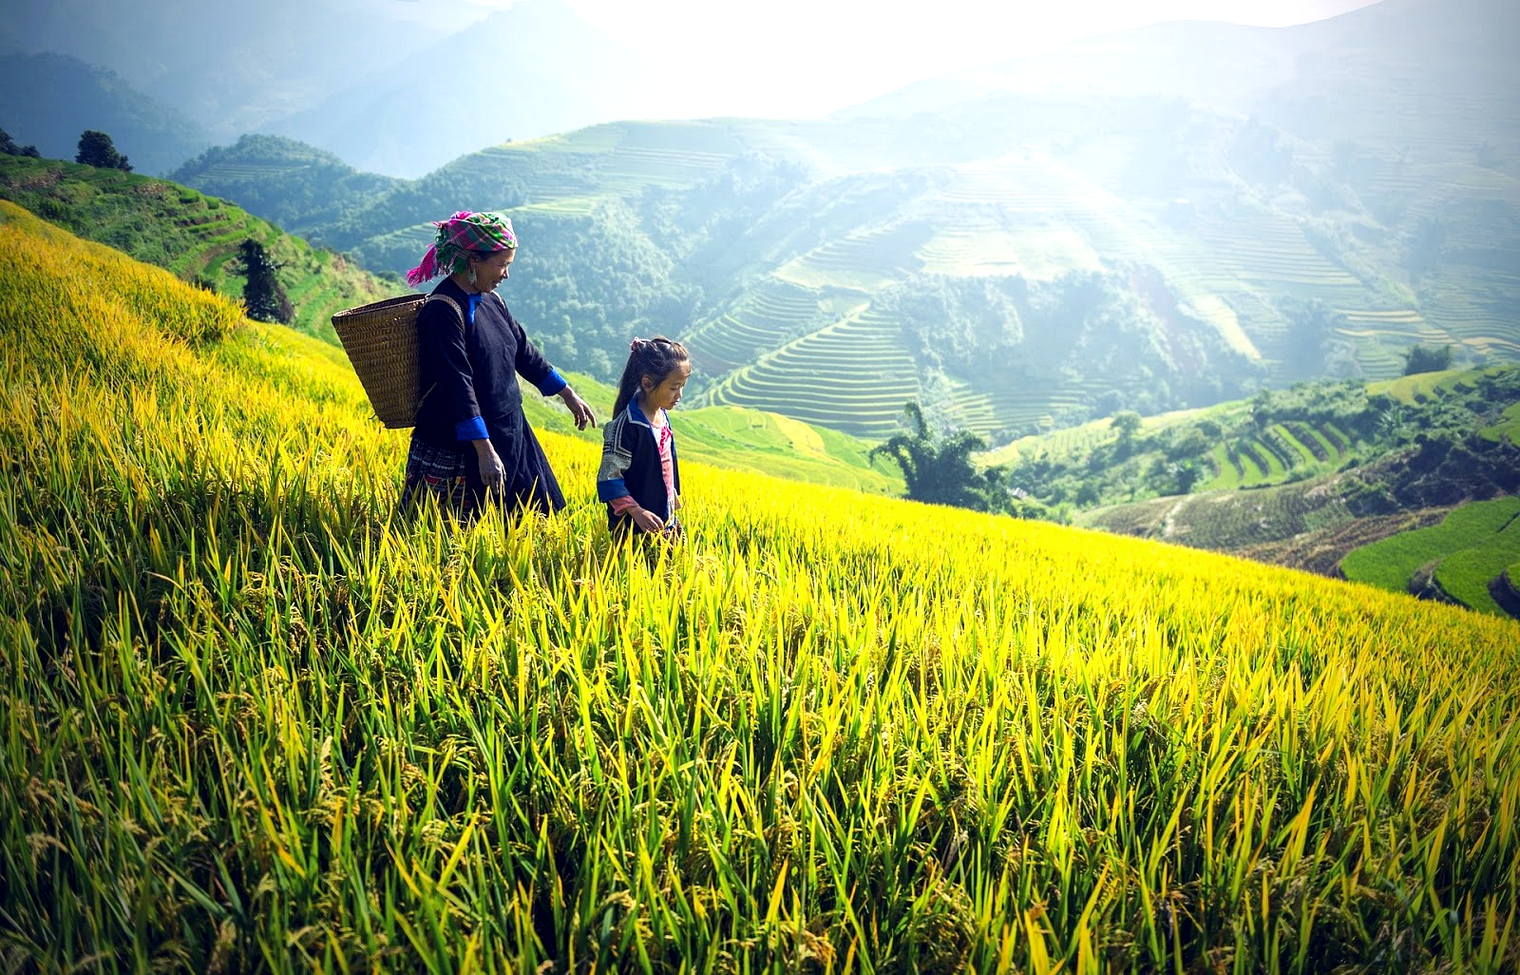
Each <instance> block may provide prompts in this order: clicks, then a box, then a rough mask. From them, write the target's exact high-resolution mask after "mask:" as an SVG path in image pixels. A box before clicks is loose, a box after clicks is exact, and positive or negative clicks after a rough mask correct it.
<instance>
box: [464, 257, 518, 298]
mask: <svg viewBox="0 0 1520 975" xmlns="http://www.w3.org/2000/svg"><path fill="white" fill-rule="evenodd" d="M515 260H517V248H516V247H509V248H507V249H506V250H504V251H497V252H496V253H495V254H492V255H491V256H490V257H487V258H483V259H481V260H478V261H476V260H472V261H470V266H471V267H473V268H474V269H475V287H476V288H477V289H478V290H480V291H482V292H485V291H495V290H496V286H497V285H498V284H501V283H502V282H503V281H505V280H506V279H507V278H509V277H511V274H510V273H509V272H508V268H510V267H511V266H512V262H513V261H515Z"/></svg>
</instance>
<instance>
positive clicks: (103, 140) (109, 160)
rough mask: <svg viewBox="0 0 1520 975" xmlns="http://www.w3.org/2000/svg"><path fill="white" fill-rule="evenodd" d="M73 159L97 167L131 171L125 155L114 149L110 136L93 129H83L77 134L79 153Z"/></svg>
mask: <svg viewBox="0 0 1520 975" xmlns="http://www.w3.org/2000/svg"><path fill="white" fill-rule="evenodd" d="M74 161H75V162H77V163H84V164H85V165H86V166H94V167H96V168H97V169H120V170H122V171H123V172H128V173H130V172H131V171H132V166H131V165H130V164H129V163H128V162H127V157H126V156H123V155H122V154H121V153H119V152H117V151H116V145H115V144H114V143H113V142H112V141H111V137H110V136H108V135H106V134H105V133H104V132H97V131H95V130H94V129H85V130H84V132H83V133H82V134H81V135H80V136H79V154H78V155H77V156H75V157H74Z"/></svg>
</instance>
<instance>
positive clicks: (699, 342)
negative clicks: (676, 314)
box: [682, 277, 864, 375]
mask: <svg viewBox="0 0 1520 975" xmlns="http://www.w3.org/2000/svg"><path fill="white" fill-rule="evenodd" d="M821 298H822V296H821V295H820V294H819V293H818V292H816V291H812V290H809V289H807V288H802V287H799V286H798V285H795V284H793V283H791V282H790V281H784V280H782V279H780V278H775V277H771V278H767V279H766V280H764V281H762V282H761V283H760V284H758V285H756V286H754V287H752V288H749V289H747V290H745V291H744V293H743V294H742V295H741V296H740V298H739V300H738V301H737V302H736V303H735V304H734V305H733V306H731V307H730V308H729V309H728V310H727V311H725V312H724V313H723V314H721V315H719V316H717V317H716V318H713V319H711V320H709V321H707V322H704V323H703V324H701V325H699V326H698V327H696V328H695V329H693V330H692V331H691V332H690V333H688V334H686V335H684V336H682V341H683V342H685V343H686V345H687V347H688V348H689V349H690V350H691V354H692V356H693V357H694V358H695V359H696V361H697V365H698V367H699V368H701V369H702V370H703V371H704V372H709V373H711V374H713V375H719V374H722V373H726V372H729V371H730V370H733V369H740V368H743V367H745V366H748V365H752V364H753V363H755V362H756V361H758V360H759V359H760V357H761V356H762V355H763V354H765V353H767V352H769V351H771V350H773V349H775V348H777V347H779V346H781V345H783V344H785V343H786V342H787V341H788V340H790V339H793V338H797V337H798V336H799V334H800V333H802V332H804V331H806V330H807V329H808V328H809V327H810V326H816V325H817V324H818V323H819V318H820V316H821V315H822V314H823V312H822V310H821V307H820V304H819V302H820V300H821ZM863 306H864V303H863V302H862V303H861V307H863Z"/></svg>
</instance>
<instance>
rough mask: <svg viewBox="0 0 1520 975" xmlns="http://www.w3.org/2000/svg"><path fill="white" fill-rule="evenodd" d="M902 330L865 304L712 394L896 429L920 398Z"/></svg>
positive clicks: (870, 428) (860, 427)
mask: <svg viewBox="0 0 1520 975" xmlns="http://www.w3.org/2000/svg"><path fill="white" fill-rule="evenodd" d="M899 336H900V328H899V326H898V323H897V321H896V320H895V319H891V318H887V317H885V316H883V315H881V314H879V313H877V312H875V311H873V310H872V309H871V308H870V307H867V308H865V309H863V310H861V311H860V312H858V313H856V314H853V315H850V316H849V317H846V318H844V319H842V320H840V321H838V322H835V323H834V324H832V325H829V326H827V327H825V328H822V329H820V330H818V331H816V332H812V333H810V334H808V335H805V336H803V337H802V338H800V339H796V340H794V341H792V342H789V343H787V344H786V345H784V346H782V347H781V348H780V349H778V350H776V351H775V352H773V353H770V354H769V355H766V356H765V357H764V358H762V359H761V360H760V361H759V362H757V363H755V364H754V365H752V366H748V367H745V368H741V369H739V370H738V371H736V372H734V373H733V374H731V375H730V376H728V377H727V378H725V379H724V380H722V381H721V382H720V383H719V384H718V385H717V386H716V387H714V389H713V390H712V392H711V393H710V394H709V396H708V399H709V401H710V402H712V403H714V404H728V405H733V406H748V407H752V408H754V409H760V410H771V411H773V412H776V413H781V414H784V415H786V416H791V417H795V418H797V419H799V420H805V421H807V422H809V423H820V424H824V425H826V426H829V427H832V428H834V429H836V430H843V431H845V432H847V433H853V434H855V435H857V436H863V437H876V438H883V437H888V436H891V435H892V434H893V433H895V432H897V430H898V429H899V425H900V419H901V416H902V411H903V405H904V404H905V403H906V402H907V401H908V400H911V399H921V398H922V394H921V391H920V389H919V380H918V372H917V369H916V368H915V367H914V363H913V360H912V358H911V357H910V356H909V355H908V353H907V352H906V351H904V349H903V347H902V343H901V340H900V338H899Z"/></svg>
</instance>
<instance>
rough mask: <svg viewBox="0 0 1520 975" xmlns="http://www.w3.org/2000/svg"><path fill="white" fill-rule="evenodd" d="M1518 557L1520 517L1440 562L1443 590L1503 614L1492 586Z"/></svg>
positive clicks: (1438, 573)
mask: <svg viewBox="0 0 1520 975" xmlns="http://www.w3.org/2000/svg"><path fill="white" fill-rule="evenodd" d="M1516 559H1520V519H1516V518H1511V519H1510V521H1509V524H1507V525H1505V526H1504V528H1503V529H1502V530H1500V531H1498V532H1495V533H1494V534H1493V535H1490V536H1489V537H1488V538H1486V539H1484V540H1483V541H1482V542H1480V543H1479V544H1477V545H1474V546H1472V547H1471V548H1465V549H1463V550H1461V551H1460V552H1453V553H1452V554H1451V555H1448V556H1446V558H1444V559H1442V560H1441V563H1440V564H1439V565H1437V566H1436V571H1435V580H1436V584H1437V585H1438V586H1440V587H1441V591H1442V592H1444V593H1446V595H1448V596H1450V597H1451V598H1453V599H1455V600H1456V601H1457V602H1459V603H1461V604H1462V605H1464V606H1467V607H1469V608H1470V609H1477V610H1482V611H1483V612H1486V613H1498V614H1501V615H1503V614H1504V609H1503V607H1501V606H1500V605H1499V603H1498V602H1497V601H1496V600H1495V599H1494V596H1493V593H1492V592H1491V591H1490V587H1491V586H1492V585H1493V584H1494V583H1496V582H1497V581H1498V580H1499V577H1500V575H1501V574H1503V572H1504V571H1505V569H1506V568H1508V567H1509V566H1510V565H1511V564H1512V563H1514V561H1515V560H1516Z"/></svg>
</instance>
